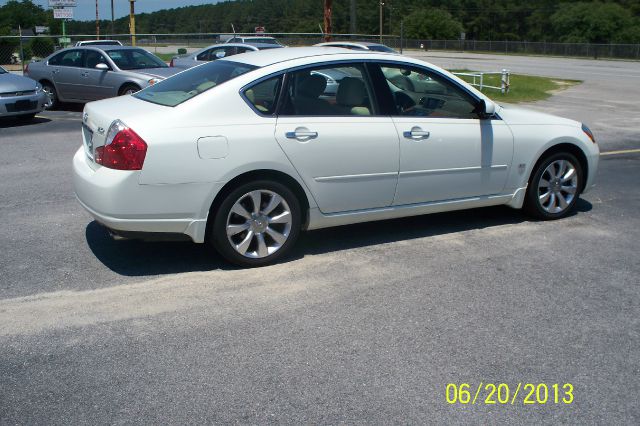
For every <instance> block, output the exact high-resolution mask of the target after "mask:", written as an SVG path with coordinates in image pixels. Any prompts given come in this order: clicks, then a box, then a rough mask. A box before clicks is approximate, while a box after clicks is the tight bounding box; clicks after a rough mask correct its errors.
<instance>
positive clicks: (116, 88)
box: [25, 46, 180, 108]
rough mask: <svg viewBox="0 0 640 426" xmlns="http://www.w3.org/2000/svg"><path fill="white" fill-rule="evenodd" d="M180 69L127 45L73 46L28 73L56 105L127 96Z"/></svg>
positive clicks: (27, 71)
mask: <svg viewBox="0 0 640 426" xmlns="http://www.w3.org/2000/svg"><path fill="white" fill-rule="evenodd" d="M179 71H180V70H179V69H176V68H169V67H168V66H167V64H165V63H164V62H163V61H162V59H160V58H158V57H157V56H155V55H153V54H151V53H149V52H147V51H146V50H144V49H140V48H136V47H127V46H94V47H72V48H69V49H63V50H60V51H58V52H56V53H54V54H53V55H51V56H49V57H48V58H46V59H44V60H42V61H38V62H32V63H30V64H29V65H28V67H27V69H26V70H25V75H28V76H29V77H31V78H32V79H34V80H36V81H38V82H39V83H40V84H42V86H43V88H44V90H45V92H47V93H48V95H49V98H50V102H49V105H48V107H49V108H53V107H55V106H56V103H58V102H81V103H83V102H89V101H95V100H98V99H105V98H112V97H114V96H121V95H127V94H132V93H135V92H137V91H138V90H140V89H144V88H145V87H148V86H151V85H153V84H155V83H157V82H159V81H162V80H164V79H165V78H167V77H170V76H172V75H174V74H176V73H178V72H179Z"/></svg>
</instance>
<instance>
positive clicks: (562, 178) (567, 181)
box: [524, 152, 584, 220]
mask: <svg viewBox="0 0 640 426" xmlns="http://www.w3.org/2000/svg"><path fill="white" fill-rule="evenodd" d="M583 179H584V176H583V172H582V167H581V166H580V162H579V161H578V159H577V158H576V157H575V156H574V155H572V154H570V153H568V152H559V153H556V154H552V155H550V156H548V157H546V158H545V159H544V160H542V161H540V162H539V163H538V164H537V165H536V168H535V170H534V171H533V174H532V177H531V180H530V181H529V186H528V188H527V196H526V198H525V203H524V210H525V212H526V213H527V214H529V215H531V216H533V217H535V218H537V219H542V220H553V219H560V218H563V217H565V216H567V215H568V214H569V213H571V211H572V210H573V209H574V207H575V205H576V202H577V201H578V197H579V195H580V191H581V189H582V187H583V182H584V181H583Z"/></svg>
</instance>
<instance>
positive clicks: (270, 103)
mask: <svg viewBox="0 0 640 426" xmlns="http://www.w3.org/2000/svg"><path fill="white" fill-rule="evenodd" d="M281 82H282V76H277V77H273V78H270V79H268V80H264V81H261V82H260V83H257V84H255V85H253V86H251V87H250V88H248V89H247V90H245V91H244V96H245V98H246V99H247V100H248V101H249V102H250V103H251V105H253V107H254V108H255V109H256V110H257V111H259V112H260V114H264V115H273V114H274V113H275V111H276V102H277V99H278V92H279V90H280V86H281Z"/></svg>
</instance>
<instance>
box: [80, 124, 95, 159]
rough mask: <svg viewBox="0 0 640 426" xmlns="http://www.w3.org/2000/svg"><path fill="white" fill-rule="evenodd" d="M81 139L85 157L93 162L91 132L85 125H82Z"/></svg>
mask: <svg viewBox="0 0 640 426" xmlns="http://www.w3.org/2000/svg"><path fill="white" fill-rule="evenodd" d="M82 139H83V140H84V151H85V152H86V154H87V157H89V158H90V159H92V160H93V131H92V130H91V129H90V128H89V126H87V125H86V124H83V125H82Z"/></svg>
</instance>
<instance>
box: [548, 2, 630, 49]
mask: <svg viewBox="0 0 640 426" xmlns="http://www.w3.org/2000/svg"><path fill="white" fill-rule="evenodd" d="M550 22H551V26H552V29H553V33H554V34H555V36H556V39H557V40H558V41H564V42H571V43H585V42H590V43H612V42H613V43H621V42H634V41H636V42H637V41H638V32H639V29H640V26H639V23H638V19H637V18H635V17H634V16H633V14H632V13H631V11H630V10H629V9H626V8H624V7H622V6H620V5H619V4H615V3H601V2H599V1H593V2H590V3H586V2H577V3H562V4H561V5H560V6H559V7H558V10H557V11H556V12H555V13H554V14H553V15H552V16H551V18H550Z"/></svg>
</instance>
